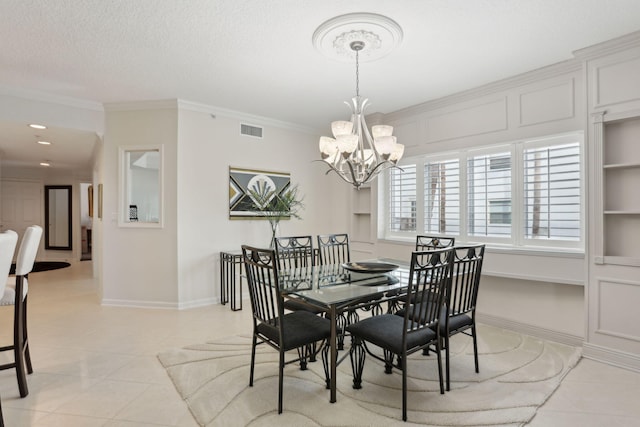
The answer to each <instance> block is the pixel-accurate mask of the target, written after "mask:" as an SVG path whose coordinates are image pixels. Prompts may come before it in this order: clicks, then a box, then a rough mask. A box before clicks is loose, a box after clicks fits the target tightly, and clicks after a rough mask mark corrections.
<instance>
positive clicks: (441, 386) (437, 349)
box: [436, 338, 444, 394]
mask: <svg viewBox="0 0 640 427" xmlns="http://www.w3.org/2000/svg"><path fill="white" fill-rule="evenodd" d="M441 350H442V347H441V345H440V339H439V338H438V340H437V341H436V355H437V356H438V377H439V378H440V394H444V381H443V379H442V355H441V354H440V353H441V352H442V351H441Z"/></svg>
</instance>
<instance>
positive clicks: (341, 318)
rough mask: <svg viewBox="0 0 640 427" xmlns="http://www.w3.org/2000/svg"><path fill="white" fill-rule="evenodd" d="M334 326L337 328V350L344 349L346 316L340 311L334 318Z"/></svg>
mask: <svg viewBox="0 0 640 427" xmlns="http://www.w3.org/2000/svg"><path fill="white" fill-rule="evenodd" d="M336 326H337V328H336V329H337V330H338V337H337V339H338V350H343V349H344V331H345V328H346V327H347V318H346V317H345V315H344V313H340V314H338V316H337V318H336Z"/></svg>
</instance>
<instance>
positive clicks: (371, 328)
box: [347, 314, 436, 354]
mask: <svg viewBox="0 0 640 427" xmlns="http://www.w3.org/2000/svg"><path fill="white" fill-rule="evenodd" d="M403 329H404V318H403V317H400V316H396V315H395V314H383V315H381V316H373V317H369V318H367V319H364V320H361V321H359V322H356V323H353V324H351V325H349V326H347V331H349V332H350V333H351V334H352V335H354V336H357V337H360V338H362V339H364V340H365V341H368V342H370V343H372V344H375V345H377V346H378V347H382V348H384V349H387V350H390V351H391V352H393V353H396V354H400V353H402V352H403V349H402V334H403ZM435 338H436V333H435V332H434V331H432V330H431V329H429V328H422V329H418V330H416V331H412V332H409V333H407V350H411V349H412V348H416V347H420V346H422V345H425V344H427V343H430V342H432V341H433V340H435Z"/></svg>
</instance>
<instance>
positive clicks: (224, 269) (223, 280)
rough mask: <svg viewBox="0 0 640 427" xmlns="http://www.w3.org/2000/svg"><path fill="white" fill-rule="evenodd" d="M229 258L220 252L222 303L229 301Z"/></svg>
mask: <svg viewBox="0 0 640 427" xmlns="http://www.w3.org/2000/svg"><path fill="white" fill-rule="evenodd" d="M227 274H228V272H227V259H226V255H225V254H220V303H221V304H222V305H225V304H226V303H227V298H228V297H227V289H226V288H227V286H228V285H227V283H228V282H227Z"/></svg>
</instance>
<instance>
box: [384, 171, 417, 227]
mask: <svg viewBox="0 0 640 427" xmlns="http://www.w3.org/2000/svg"><path fill="white" fill-rule="evenodd" d="M389 231H410V232H415V231H416V165H403V166H402V170H400V169H391V170H390V171H389Z"/></svg>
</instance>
